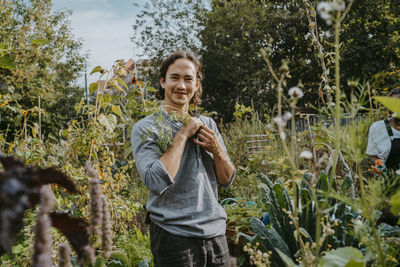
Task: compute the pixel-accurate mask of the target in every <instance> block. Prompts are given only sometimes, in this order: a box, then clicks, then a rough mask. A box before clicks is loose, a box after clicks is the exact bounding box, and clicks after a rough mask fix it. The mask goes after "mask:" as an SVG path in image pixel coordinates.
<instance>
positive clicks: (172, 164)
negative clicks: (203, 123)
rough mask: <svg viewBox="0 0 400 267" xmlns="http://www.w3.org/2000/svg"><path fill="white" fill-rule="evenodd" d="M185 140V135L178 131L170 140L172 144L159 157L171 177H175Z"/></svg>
mask: <svg viewBox="0 0 400 267" xmlns="http://www.w3.org/2000/svg"><path fill="white" fill-rule="evenodd" d="M186 141H187V138H186V137H185V135H184V134H182V133H181V132H178V133H177V134H176V135H175V137H174V140H173V141H172V145H171V146H170V147H169V148H168V149H167V151H166V152H165V153H164V155H162V156H161V157H160V161H161V163H162V164H163V165H164V166H165V168H166V169H167V172H168V173H169V175H170V176H171V178H172V179H175V176H176V174H177V173H178V170H179V166H180V164H181V160H182V155H183V151H184V149H185V145H186Z"/></svg>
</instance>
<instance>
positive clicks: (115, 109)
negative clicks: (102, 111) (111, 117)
mask: <svg viewBox="0 0 400 267" xmlns="http://www.w3.org/2000/svg"><path fill="white" fill-rule="evenodd" d="M111 110H112V112H114V113H115V114H117V115H118V116H120V117H121V118H122V112H121V107H120V106H117V105H112V106H111Z"/></svg>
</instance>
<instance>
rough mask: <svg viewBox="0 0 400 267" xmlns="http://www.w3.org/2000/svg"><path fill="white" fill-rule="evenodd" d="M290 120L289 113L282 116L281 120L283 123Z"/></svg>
mask: <svg viewBox="0 0 400 267" xmlns="http://www.w3.org/2000/svg"><path fill="white" fill-rule="evenodd" d="M291 118H292V113H290V112H289V111H287V112H285V114H283V116H282V119H284V120H285V121H288V120H290V119H291Z"/></svg>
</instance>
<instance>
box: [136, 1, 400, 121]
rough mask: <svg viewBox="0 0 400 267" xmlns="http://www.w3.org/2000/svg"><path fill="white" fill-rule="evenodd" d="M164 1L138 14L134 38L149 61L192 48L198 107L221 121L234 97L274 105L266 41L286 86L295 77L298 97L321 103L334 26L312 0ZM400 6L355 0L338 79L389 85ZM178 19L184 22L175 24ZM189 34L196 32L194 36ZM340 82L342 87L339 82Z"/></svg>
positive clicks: (265, 106) (344, 28) (396, 55)
mask: <svg viewBox="0 0 400 267" xmlns="http://www.w3.org/2000/svg"><path fill="white" fill-rule="evenodd" d="M163 2H164V1H159V0H152V1H151V3H152V5H153V7H156V6H162V5H163V4H162V3H163ZM169 2H174V3H175V2H176V3H175V4H179V5H168V4H167V3H165V6H163V8H164V9H162V8H155V9H152V10H153V11H151V12H150V11H146V9H145V11H143V12H141V13H140V15H139V18H141V19H142V23H139V24H138V22H137V23H136V24H135V25H134V29H135V36H134V37H133V40H134V41H135V43H136V44H137V45H141V46H142V47H146V49H145V52H148V53H147V55H148V56H150V57H152V58H153V61H154V62H159V60H160V58H161V57H162V56H164V55H165V54H166V53H168V52H170V51H171V50H173V49H176V48H178V47H183V48H187V49H191V50H194V51H195V52H197V53H198V54H199V55H200V57H201V59H202V62H203V65H204V74H205V79H204V92H205V94H204V101H203V106H204V107H206V108H207V109H209V110H212V111H217V112H218V113H219V114H220V115H221V116H223V117H224V118H226V119H227V120H230V119H231V118H232V117H231V114H232V113H233V108H234V104H235V102H237V101H238V102H240V103H243V104H245V105H251V104H254V106H255V107H256V108H257V109H258V110H260V111H265V110H271V109H273V106H274V104H275V102H276V100H275V98H276V97H275V92H274V90H273V88H274V83H273V81H272V79H271V76H270V74H269V72H268V69H267V67H266V65H265V62H264V60H263V58H262V57H261V56H260V52H259V51H260V48H266V47H270V48H271V51H272V52H271V57H270V58H271V62H272V64H273V65H274V67H275V68H279V66H280V65H281V62H282V60H287V62H288V65H289V67H290V74H291V77H292V78H290V79H289V80H288V81H287V85H286V86H285V89H286V90H288V89H289V88H290V87H291V86H294V85H296V84H297V83H298V82H299V80H301V81H302V83H303V84H304V86H305V87H304V90H305V99H304V100H303V103H306V102H311V103H317V104H318V103H319V105H322V104H324V103H326V97H327V96H326V95H324V94H326V93H327V92H328V91H327V92H325V91H323V89H324V87H325V86H324V85H322V87H321V80H322V79H327V81H326V83H327V84H328V85H329V83H331V81H330V79H331V78H332V77H333V71H332V70H331V69H332V68H333V56H332V55H333V54H334V48H333V33H332V29H331V26H329V25H327V24H326V23H325V21H324V20H322V19H321V18H320V17H319V16H318V15H316V12H315V10H316V5H317V2H318V1H306V0H303V1H292V0H275V1H263V0H252V1H245V0H229V1H228V0H212V1H206V3H204V1H201V2H202V3H203V4H202V5H200V4H199V3H198V2H199V1H188V2H186V1H183V2H182V1H177V0H173V1H172V0H171V1H169ZM178 2H179V3H178ZM171 6H173V8H172V7H171ZM165 8H167V9H168V10H167V9H165ZM399 8H400V3H399V1H397V0H392V1H372V0H366V1H362V3H361V2H359V1H355V4H354V5H353V6H352V8H351V10H350V13H349V14H348V16H347V17H346V19H345V20H344V21H343V25H342V31H341V55H342V57H341V66H342V71H341V76H342V80H343V81H347V80H348V79H360V80H362V81H370V82H371V83H372V84H375V87H376V89H377V90H382V89H383V88H380V87H381V86H394V84H395V83H396V82H397V80H396V79H394V80H393V79H392V80H391V84H390V85H385V84H384V83H385V82H382V80H384V79H386V76H387V75H389V74H390V73H393V72H396V71H397V70H398V69H399V63H400V62H399V49H398V47H399V43H398V42H399V40H400V37H399V32H398V30H396V29H399V26H400V25H399V18H400V11H399ZM147 10H148V9H147ZM308 16H311V20H309V17H308ZM145 19H146V20H147V23H149V22H151V21H153V24H151V23H149V24H147V25H153V26H147V27H145V28H142V29H140V27H139V26H142V27H143V25H144V24H143V21H144V20H145ZM179 21H180V22H183V23H181V24H178V22H179ZM310 24H312V25H311V26H313V25H314V24H315V25H316V26H315V27H316V29H317V31H316V32H317V33H318V36H316V38H317V39H318V41H319V43H320V44H321V46H322V47H323V49H324V54H320V53H319V51H318V50H317V47H315V45H313V43H312V40H311V38H310ZM171 25H175V26H177V27H175V28H174V31H171V30H169V27H171ZM188 36H198V39H196V41H193V39H190V38H188ZM321 57H324V62H325V67H326V73H327V75H326V77H325V78H324V77H322V73H323V71H322V66H321ZM395 76H396V75H394V76H393V77H395ZM396 77H397V76H396ZM377 79H378V80H379V81H377ZM154 82H156V80H154ZM331 86H332V85H331ZM378 86H379V87H378ZM343 89H344V91H345V92H346V91H347V90H348V88H347V87H346V83H345V82H344V88H343ZM300 104H302V103H300Z"/></svg>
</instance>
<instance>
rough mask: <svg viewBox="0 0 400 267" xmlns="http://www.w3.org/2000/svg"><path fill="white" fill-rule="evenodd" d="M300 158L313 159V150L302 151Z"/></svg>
mask: <svg viewBox="0 0 400 267" xmlns="http://www.w3.org/2000/svg"><path fill="white" fill-rule="evenodd" d="M300 158H302V159H312V154H311V152H310V151H306V150H305V151H302V152H301V153H300Z"/></svg>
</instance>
